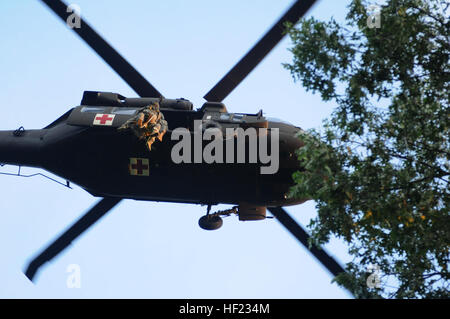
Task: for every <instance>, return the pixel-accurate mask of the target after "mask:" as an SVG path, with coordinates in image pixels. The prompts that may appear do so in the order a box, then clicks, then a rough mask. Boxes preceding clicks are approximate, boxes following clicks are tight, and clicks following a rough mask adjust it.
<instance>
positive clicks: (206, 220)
mask: <svg viewBox="0 0 450 319" xmlns="http://www.w3.org/2000/svg"><path fill="white" fill-rule="evenodd" d="M222 224H223V219H222V218H221V217H220V216H217V215H205V216H202V217H200V219H199V220H198V225H199V226H200V227H201V228H202V229H205V230H216V229H219V228H220V227H222Z"/></svg>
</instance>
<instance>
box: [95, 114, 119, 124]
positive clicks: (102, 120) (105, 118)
mask: <svg viewBox="0 0 450 319" xmlns="http://www.w3.org/2000/svg"><path fill="white" fill-rule="evenodd" d="M113 119H114V117H113V116H111V117H109V115H108V114H102V116H97V117H96V118H95V120H97V121H100V124H102V125H104V124H106V122H108V121H112V120H113Z"/></svg>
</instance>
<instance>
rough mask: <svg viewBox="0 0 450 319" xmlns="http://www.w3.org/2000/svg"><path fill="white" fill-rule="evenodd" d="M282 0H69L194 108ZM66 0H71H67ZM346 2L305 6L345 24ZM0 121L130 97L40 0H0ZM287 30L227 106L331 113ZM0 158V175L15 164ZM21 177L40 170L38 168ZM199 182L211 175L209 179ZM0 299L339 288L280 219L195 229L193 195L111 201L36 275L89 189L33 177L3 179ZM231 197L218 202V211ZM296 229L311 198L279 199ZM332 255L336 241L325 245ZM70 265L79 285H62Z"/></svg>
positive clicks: (271, 294) (307, 124)
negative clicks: (302, 74)
mask: <svg viewBox="0 0 450 319" xmlns="http://www.w3.org/2000/svg"><path fill="white" fill-rule="evenodd" d="M292 2H293V1H291V0H277V1H268V0H264V1H262V0H246V1H237V0H229V1H207V0H193V1H181V0H167V1H144V0H141V1H138V0H131V1H112V0H95V1H92V0H91V1H88V0H77V1H76V2H75V1H74V2H71V3H76V4H78V5H79V6H80V7H81V15H82V16H83V18H85V19H86V20H87V21H88V22H89V23H90V24H91V26H92V27H94V29H96V30H97V31H98V32H99V33H100V34H101V35H102V36H104V37H105V39H106V40H107V41H108V42H109V43H110V44H111V45H112V46H113V47H115V48H116V49H117V50H118V51H119V52H120V53H121V54H122V55H123V56H124V57H125V58H126V59H127V60H128V61H129V62H130V63H131V64H132V65H133V66H134V67H136V68H137V69H138V70H139V71H140V72H141V73H142V74H143V75H144V76H145V77H146V78H147V79H148V80H149V81H150V82H151V83H152V84H153V85H154V86H155V87H156V88H157V89H158V90H159V91H161V92H162V93H163V94H164V96H166V97H168V98H178V97H184V98H187V99H189V100H191V101H192V102H193V103H194V105H195V106H196V107H200V106H201V105H202V104H203V102H204V101H203V99H202V96H203V95H204V94H205V93H206V92H207V91H208V90H209V89H210V88H211V87H212V86H213V85H214V84H215V83H216V82H217V81H218V80H219V79H220V78H221V77H222V76H223V75H224V74H225V73H226V72H227V71H228V70H229V69H230V68H231V67H232V66H233V65H234V64H235V63H236V62H237V61H238V60H239V59H240V58H241V57H242V56H243V55H244V54H245V53H246V52H247V50H248V49H249V48H250V47H251V46H252V45H253V44H254V43H255V42H256V41H257V40H258V39H259V38H260V37H261V36H262V35H263V33H264V32H265V31H266V30H267V29H268V28H269V27H271V26H272V24H273V23H274V22H275V21H276V20H277V19H278V18H279V17H280V16H281V15H282V14H283V13H284V11H285V10H287V8H288V7H289V6H290V5H291V4H292ZM68 3H69V2H68ZM347 5H348V1H333V0H322V1H319V3H317V4H316V5H315V6H314V7H313V9H312V10H311V11H310V12H309V14H308V15H309V16H310V15H313V16H315V17H316V18H318V19H329V18H330V17H331V16H334V17H335V19H336V20H337V21H343V18H344V16H345V13H346V6H347ZM0 11H1V12H2V19H0V35H1V38H2V45H1V48H2V49H1V51H0V55H1V58H0V70H1V72H0V90H1V93H2V101H1V103H0V119H1V121H0V129H1V130H7V129H16V128H18V127H19V126H24V127H25V128H26V129H32V128H42V127H44V126H46V125H47V124H49V123H50V122H52V121H53V120H54V119H56V118H57V117H59V116H60V115H61V114H63V113H64V112H66V111H67V110H68V109H69V108H71V107H74V106H77V105H78V104H79V103H80V100H81V96H82V93H83V91H84V90H99V91H111V92H117V93H120V94H122V95H125V96H130V97H131V96H136V94H135V93H134V92H133V90H132V89H131V88H130V87H128V85H127V84H126V83H125V82H124V81H123V80H122V79H121V78H120V77H119V76H118V75H116V74H115V73H114V71H112V70H111V68H110V67H109V66H108V65H106V64H105V63H104V62H103V61H102V60H101V59H100V58H99V57H98V56H97V55H96V54H95V52H93V51H92V50H91V49H90V48H89V47H87V46H86V45H85V44H84V43H83V42H82V41H81V40H80V39H79V38H78V37H77V36H76V35H75V34H74V33H73V32H72V31H70V30H69V29H68V28H67V27H66V26H65V25H64V24H63V23H62V22H61V21H60V20H59V18H57V17H56V16H55V15H54V14H53V13H52V12H50V11H49V10H48V9H47V7H45V6H44V5H43V4H42V3H41V2H40V1H37V0H19V1H16V0H6V1H1V2H0ZM289 45H290V43H289V40H288V39H285V40H283V41H282V43H280V44H279V45H278V46H277V47H276V48H275V50H273V51H272V53H271V54H270V55H269V56H268V57H267V58H266V59H265V60H264V61H263V62H262V63H261V64H260V65H259V66H258V67H257V68H256V69H255V70H254V71H253V72H252V73H251V74H250V75H249V77H248V78H247V79H246V80H244V82H242V83H241V85H240V86H239V87H238V88H237V89H236V90H235V91H233V92H232V93H231V94H230V95H229V96H228V97H227V98H226V100H225V101H224V103H225V104H226V105H227V108H228V110H229V111H231V112H248V113H255V112H257V111H258V110H259V109H261V108H262V109H263V111H264V112H265V114H266V115H267V116H276V117H278V118H282V119H285V120H288V121H290V122H292V123H294V124H296V125H298V126H301V127H302V128H304V129H308V128H313V127H315V128H318V127H320V124H321V122H322V120H323V119H325V118H326V117H327V116H328V115H329V114H330V112H331V111H332V109H333V107H334V105H333V103H324V102H322V101H321V100H320V97H319V96H318V95H313V94H312V93H311V92H306V91H305V90H304V89H303V88H302V87H301V85H300V84H299V83H294V82H293V80H292V78H291V76H290V74H289V72H288V71H287V70H285V69H283V67H282V66H281V63H285V62H290V61H291V55H290V53H289V52H288V50H287V48H288V47H289ZM15 170H16V168H15V167H11V166H5V167H3V168H1V171H3V172H5V171H7V172H13V171H15ZM22 172H24V173H34V172H41V171H40V170H36V169H26V168H24V169H23V170H22ZM204 182H205V183H214V182H217V181H215V180H214V176H211V179H209V180H205V181H204ZM0 189H1V200H0V217H1V222H0V250H1V257H0V258H1V259H0V260H1V262H0V297H2V298H349V297H351V296H350V295H349V294H348V293H347V292H346V291H345V290H343V289H341V288H339V287H338V286H337V285H336V284H334V283H331V280H332V277H331V275H330V274H329V273H328V272H327V270H326V269H324V268H323V267H322V266H321V265H320V264H319V263H318V262H317V261H316V260H315V259H314V257H312V256H311V255H310V254H309V253H308V252H307V251H306V250H305V249H304V248H303V247H302V246H300V244H299V243H298V242H297V241H296V240H295V239H294V238H293V237H292V235H290V234H289V233H288V232H287V231H286V230H285V229H284V228H283V226H282V225H281V224H279V223H278V222H277V221H276V220H274V219H268V220H265V221H260V222H239V221H238V220H237V218H234V217H229V218H226V219H225V220H224V226H223V227H222V228H221V229H219V230H218V231H214V232H206V231H203V230H201V229H200V228H199V227H198V224H197V222H198V218H199V217H200V216H202V215H204V213H205V210H206V208H205V207H202V206H199V205H187V204H185V205H184V204H169V203H154V202H139V201H132V200H125V201H122V202H121V203H120V204H119V206H117V207H116V208H115V209H113V210H112V211H111V212H110V213H109V214H108V215H106V216H105V217H104V218H103V219H102V220H101V221H100V222H99V223H97V224H96V225H94V226H93V227H92V228H91V229H89V231H88V232H86V233H85V234H84V235H83V236H82V237H80V238H79V239H78V240H76V241H75V242H74V243H73V244H72V246H70V247H69V248H68V249H67V250H65V251H64V252H63V253H62V254H61V255H59V256H58V257H57V258H55V259H54V260H53V261H52V262H51V263H48V264H47V265H46V266H44V267H43V268H42V269H41V272H40V273H39V274H38V276H37V280H36V283H35V284H33V283H31V282H30V281H28V279H27V278H26V277H25V276H24V275H23V273H22V271H23V270H24V268H25V267H26V264H27V262H28V261H29V259H30V258H31V257H33V256H34V255H35V254H36V253H37V252H39V251H40V250H41V249H42V248H44V247H45V246H46V245H47V244H48V243H49V242H51V241H52V240H53V239H54V238H55V236H56V235H58V234H60V233H61V232H62V231H63V230H64V229H66V227H67V226H69V225H71V224H72V223H73V221H75V220H76V219H77V218H78V217H79V216H81V215H82V214H84V212H85V211H86V210H87V209H88V208H90V207H91V206H92V205H93V204H94V203H95V202H96V201H97V199H96V198H94V197H92V196H91V195H90V194H88V193H87V192H85V191H84V190H82V189H81V188H79V187H77V186H76V185H73V189H68V188H65V187H62V186H61V185H58V184H56V183H53V182H51V181H49V180H47V179H44V178H40V177H33V178H20V177H10V176H0ZM224 207H228V206H224V205H223V206H222V205H221V206H218V207H214V209H223V208H224ZM287 210H288V211H289V213H290V214H291V216H293V217H294V218H295V219H296V220H297V221H298V222H299V223H301V224H302V225H307V224H308V223H309V220H310V219H311V218H313V217H314V216H315V215H316V211H315V208H314V203H313V202H307V203H305V204H302V205H298V206H294V207H289V208H287ZM326 249H327V251H328V252H329V253H331V254H332V255H334V256H335V257H336V258H337V259H338V260H339V261H340V262H341V263H342V264H343V263H344V262H346V261H349V256H348V255H347V253H346V247H345V245H344V244H342V242H341V241H339V240H337V239H335V240H333V241H332V242H331V243H330V244H329V245H327V246H326ZM70 264H77V265H79V266H80V270H81V288H79V289H76V288H73V289H70V288H67V286H66V280H67V276H68V275H69V274H68V273H67V272H66V270H67V267H68V266H69V265H70Z"/></svg>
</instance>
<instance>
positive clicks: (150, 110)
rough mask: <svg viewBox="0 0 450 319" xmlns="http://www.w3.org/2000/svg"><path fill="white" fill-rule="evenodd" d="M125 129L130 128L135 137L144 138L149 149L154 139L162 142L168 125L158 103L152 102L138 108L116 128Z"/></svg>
mask: <svg viewBox="0 0 450 319" xmlns="http://www.w3.org/2000/svg"><path fill="white" fill-rule="evenodd" d="M126 129H131V130H132V131H133V133H134V134H135V135H136V136H137V138H139V139H140V140H145V143H146V145H147V148H148V150H149V151H151V149H152V144H153V143H154V142H155V140H156V139H158V140H159V141H160V142H162V139H163V136H164V134H165V133H166V132H167V129H168V125H167V121H166V120H165V119H164V115H163V114H162V113H161V111H160V109H159V103H158V102H154V103H152V104H150V105H148V106H146V107H144V108H142V109H141V110H139V113H138V114H137V115H136V116H135V117H133V118H131V119H129V120H128V121H126V122H125V123H124V124H123V125H122V126H120V127H119V128H118V130H119V131H123V130H126Z"/></svg>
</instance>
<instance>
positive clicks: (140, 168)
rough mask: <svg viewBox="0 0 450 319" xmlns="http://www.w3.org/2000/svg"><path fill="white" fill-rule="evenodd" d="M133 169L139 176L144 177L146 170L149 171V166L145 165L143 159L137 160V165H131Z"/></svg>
mask: <svg viewBox="0 0 450 319" xmlns="http://www.w3.org/2000/svg"><path fill="white" fill-rule="evenodd" d="M131 168H132V169H135V170H137V173H138V175H142V174H143V173H144V170H147V169H148V165H147V164H143V163H142V160H141V159H138V160H136V164H132V165H131Z"/></svg>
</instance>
